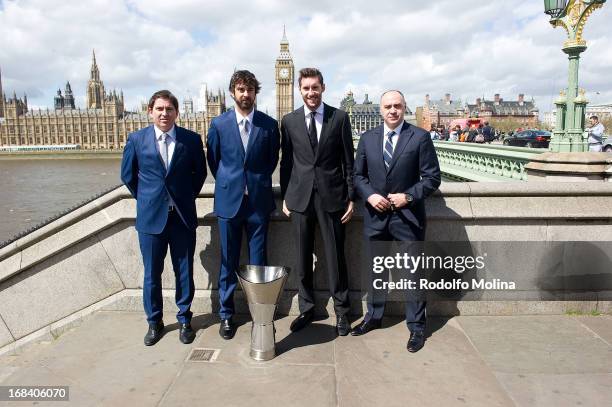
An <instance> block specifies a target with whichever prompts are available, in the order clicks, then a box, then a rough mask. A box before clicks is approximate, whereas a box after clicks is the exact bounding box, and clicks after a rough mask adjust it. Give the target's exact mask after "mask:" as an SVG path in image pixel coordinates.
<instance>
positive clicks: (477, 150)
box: [434, 141, 548, 182]
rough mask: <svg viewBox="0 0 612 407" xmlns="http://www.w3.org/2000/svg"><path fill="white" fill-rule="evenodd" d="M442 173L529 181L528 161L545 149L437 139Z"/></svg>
mask: <svg viewBox="0 0 612 407" xmlns="http://www.w3.org/2000/svg"><path fill="white" fill-rule="evenodd" d="M434 145H435V146H436V152H437V154H438V160H439V161H440V169H441V170H442V175H443V176H445V177H446V178H450V179H453V180H456V181H476V182H491V181H493V182H495V181H502V182H503V181H527V173H526V172H525V164H527V163H528V162H529V161H530V160H531V159H532V157H534V156H536V155H538V154H542V153H545V152H547V151H548V149H546V148H527V147H507V146H502V145H501V144H474V143H453V142H448V141H434Z"/></svg>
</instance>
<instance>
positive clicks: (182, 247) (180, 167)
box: [121, 90, 206, 346]
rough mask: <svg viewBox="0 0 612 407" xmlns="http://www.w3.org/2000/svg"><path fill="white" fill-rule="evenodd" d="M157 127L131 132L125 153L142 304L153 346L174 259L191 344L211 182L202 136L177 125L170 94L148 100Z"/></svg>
mask: <svg viewBox="0 0 612 407" xmlns="http://www.w3.org/2000/svg"><path fill="white" fill-rule="evenodd" d="M149 115H150V116H151V118H152V119H153V125H152V126H149V127H146V128H144V129H142V130H139V131H137V132H135V133H132V134H130V136H129V138H128V141H127V143H126V145H125V150H124V151H123V161H122V162H121V180H122V181H123V183H124V184H125V185H126V186H127V187H128V189H129V190H130V192H131V193H132V196H133V197H134V198H136V230H137V231H138V240H139V243H140V251H141V253H142V260H143V263H144V284H143V302H144V309H145V313H146V314H147V322H148V323H149V330H148V331H147V334H146V336H145V338H144V343H145V345H147V346H150V345H154V344H155V343H156V342H157V341H159V339H160V338H161V337H162V335H163V330H164V323H163V319H162V316H163V298H162V283H161V275H162V272H163V271H164V258H165V257H166V252H167V251H168V246H170V256H171V258H172V265H173V267H174V275H175V277H176V305H177V307H178V309H179V311H178V313H177V315H176V318H177V320H178V322H179V325H180V329H179V339H180V341H181V342H183V343H191V342H193V340H194V338H195V333H194V331H193V329H192V328H191V316H192V313H191V311H190V308H191V301H192V300H193V295H194V292H195V286H194V282H193V255H194V252H195V238H196V235H195V230H196V227H197V226H198V220H197V213H196V206H195V200H196V197H197V196H198V194H199V192H200V190H201V189H202V185H203V184H204V180H205V179H206V163H205V160H204V148H203V145H202V140H201V139H200V135H199V134H197V133H194V132H192V131H189V130H187V129H183V128H181V127H178V126H176V125H175V124H174V122H175V121H176V118H177V117H178V100H177V99H176V97H174V95H173V94H172V93H170V92H169V91H167V90H161V91H158V92H155V93H154V94H153V96H151V99H150V100H149Z"/></svg>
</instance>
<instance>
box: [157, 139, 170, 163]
mask: <svg viewBox="0 0 612 407" xmlns="http://www.w3.org/2000/svg"><path fill="white" fill-rule="evenodd" d="M161 141H162V143H161V145H160V146H159V153H160V154H161V157H162V160H163V162H164V167H166V170H167V169H168V134H166V133H163V134H162V135H161Z"/></svg>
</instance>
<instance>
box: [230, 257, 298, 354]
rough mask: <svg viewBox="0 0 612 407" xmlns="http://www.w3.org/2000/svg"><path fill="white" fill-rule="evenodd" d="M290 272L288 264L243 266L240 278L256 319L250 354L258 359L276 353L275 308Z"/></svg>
mask: <svg viewBox="0 0 612 407" xmlns="http://www.w3.org/2000/svg"><path fill="white" fill-rule="evenodd" d="M288 275H289V268H288V267H273V266H250V265H246V266H240V271H239V272H238V280H240V285H241V286H242V290H243V291H244V292H245V293H246V297H247V301H248V303H249V311H250V312H251V318H252V319H253V325H252V327H251V352H250V356H251V358H253V359H255V360H260V361H263V360H270V359H274V357H275V356H276V351H275V344H276V342H275V338H274V332H275V329H274V312H275V311H276V306H277V305H278V301H279V299H280V296H281V293H282V292H283V287H284V285H285V282H286V281H287V276H288Z"/></svg>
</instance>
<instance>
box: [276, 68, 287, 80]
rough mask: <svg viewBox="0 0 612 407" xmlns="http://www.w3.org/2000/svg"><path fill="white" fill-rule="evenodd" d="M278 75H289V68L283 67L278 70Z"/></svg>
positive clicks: (284, 76) (283, 76) (282, 76)
mask: <svg viewBox="0 0 612 407" xmlns="http://www.w3.org/2000/svg"><path fill="white" fill-rule="evenodd" d="M278 74H279V75H280V77H281V78H288V77H289V69H287V68H283V69H281V70H280V71H279V73H278Z"/></svg>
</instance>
